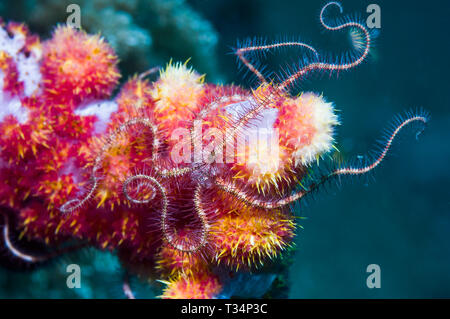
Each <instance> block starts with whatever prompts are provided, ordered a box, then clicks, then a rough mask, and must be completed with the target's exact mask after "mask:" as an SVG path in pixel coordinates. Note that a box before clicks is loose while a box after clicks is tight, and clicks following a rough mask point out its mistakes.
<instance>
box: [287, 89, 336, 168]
mask: <svg viewBox="0 0 450 319" xmlns="http://www.w3.org/2000/svg"><path fill="white" fill-rule="evenodd" d="M300 99H302V100H303V101H305V102H304V104H305V105H307V106H308V107H309V111H310V112H311V124H312V126H313V128H314V130H315V133H314V135H313V136H312V138H311V142H310V143H308V144H303V145H302V146H301V147H299V148H298V149H296V150H295V151H294V152H293V153H292V158H293V160H294V163H295V166H298V165H300V164H301V165H308V164H310V163H312V162H313V161H316V160H317V158H318V157H319V156H321V155H322V154H324V153H326V152H329V151H330V150H331V148H332V146H333V142H334V138H333V134H334V130H333V128H334V126H335V125H339V120H338V117H337V115H336V114H335V113H334V108H333V103H329V102H326V101H325V99H324V98H323V97H322V96H318V95H316V94H314V93H304V94H303V95H302V96H301V97H300ZM302 104H303V103H302Z"/></svg>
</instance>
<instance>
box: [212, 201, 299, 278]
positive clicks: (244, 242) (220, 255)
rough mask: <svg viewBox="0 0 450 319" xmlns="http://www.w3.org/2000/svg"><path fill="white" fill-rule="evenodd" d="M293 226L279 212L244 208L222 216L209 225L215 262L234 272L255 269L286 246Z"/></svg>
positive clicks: (283, 214) (288, 219) (292, 234)
mask: <svg viewBox="0 0 450 319" xmlns="http://www.w3.org/2000/svg"><path fill="white" fill-rule="evenodd" d="M294 230H295V223H294V221H293V219H292V217H291V216H288V215H287V214H285V213H283V212H282V211H279V210H275V211H267V210H256V209H245V210H241V211H239V212H237V213H230V214H225V215H224V216H222V217H220V218H219V219H218V220H217V221H216V222H215V223H214V225H213V226H212V229H211V233H212V237H213V241H214V243H215V248H216V251H217V253H216V257H215V259H216V261H217V263H218V264H223V263H224V264H226V265H228V266H230V267H232V268H235V269H236V270H239V269H240V268H247V269H252V268H258V267H260V266H263V265H264V262H265V261H267V260H268V259H273V258H275V257H276V256H278V254H279V253H280V252H281V251H282V250H283V249H285V248H287V247H288V246H289V245H290V242H291V240H292V238H293V237H294Z"/></svg>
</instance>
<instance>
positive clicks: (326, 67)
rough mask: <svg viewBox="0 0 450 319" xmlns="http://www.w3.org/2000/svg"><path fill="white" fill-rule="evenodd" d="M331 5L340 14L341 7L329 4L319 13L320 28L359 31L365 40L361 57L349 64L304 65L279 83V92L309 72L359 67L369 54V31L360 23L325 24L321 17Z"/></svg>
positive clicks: (323, 63) (324, 63)
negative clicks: (335, 7) (337, 9)
mask: <svg viewBox="0 0 450 319" xmlns="http://www.w3.org/2000/svg"><path fill="white" fill-rule="evenodd" d="M331 5H335V6H338V7H339V9H340V10H341V13H342V6H341V5H340V4H339V3H338V2H329V3H328V4H326V5H325V6H324V7H323V8H322V11H321V12H320V22H321V24H322V26H323V27H324V28H325V29H326V30H329V31H338V30H342V29H345V28H356V29H359V30H360V31H361V32H362V33H363V34H364V40H365V45H364V48H363V50H362V53H361V55H360V56H359V57H358V58H356V59H354V60H353V61H351V62H349V63H343V64H336V63H327V62H320V61H318V62H312V63H309V64H307V65H305V66H304V67H302V68H301V69H300V70H298V71H297V72H295V73H294V74H292V75H291V76H289V77H288V78H287V79H286V80H284V81H283V83H281V84H280V85H279V87H278V88H279V89H280V90H285V89H287V88H288V87H289V86H290V85H292V84H293V83H294V82H296V81H297V80H298V79H300V78H302V77H304V76H305V75H306V74H308V73H310V72H311V71H314V70H328V71H332V72H333V71H344V70H348V69H352V68H354V67H356V66H358V65H360V64H361V63H362V62H363V61H364V60H366V58H367V56H368V55H369V52H370V46H371V41H372V39H371V36H370V33H369V30H368V29H367V28H366V27H365V26H364V25H363V24H362V23H359V22H356V21H348V22H344V23H342V24H338V25H336V26H330V25H329V24H327V23H326V22H325V20H324V18H323V16H324V13H325V11H326V10H327V8H328V7H330V6H331Z"/></svg>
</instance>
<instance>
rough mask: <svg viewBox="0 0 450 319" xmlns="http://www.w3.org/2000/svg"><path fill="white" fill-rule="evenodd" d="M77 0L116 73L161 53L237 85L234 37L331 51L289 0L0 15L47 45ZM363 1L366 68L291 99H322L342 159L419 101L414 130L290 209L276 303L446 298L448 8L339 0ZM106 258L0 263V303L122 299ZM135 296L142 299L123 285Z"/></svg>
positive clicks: (353, 6) (142, 290)
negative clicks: (13, 266)
mask: <svg viewBox="0 0 450 319" xmlns="http://www.w3.org/2000/svg"><path fill="white" fill-rule="evenodd" d="M70 3H78V4H79V5H80V7H81V24H82V27H83V28H85V29H86V30H87V31H89V32H90V33H95V32H98V31H101V32H102V34H103V35H104V36H105V37H106V38H107V40H108V41H110V42H111V44H112V45H113V46H114V47H115V48H116V49H117V52H118V54H119V57H120V59H121V63H120V65H119V67H120V69H121V71H122V73H123V77H122V80H123V81H125V80H126V79H127V77H128V76H130V75H132V74H134V73H136V72H142V71H144V70H146V68H149V67H152V66H155V65H165V63H167V62H168V61H169V59H170V58H173V59H174V60H175V61H177V60H181V61H186V60H187V59H188V58H191V60H190V62H189V63H190V65H192V66H193V67H194V68H195V69H197V70H198V71H199V72H201V73H206V74H207V77H206V80H207V81H209V82H216V83H231V82H233V83H237V84H240V85H243V86H244V87H249V86H251V84H252V82H251V81H250V80H249V78H246V77H244V74H243V73H240V72H238V68H237V65H236V59H235V57H234V56H233V55H231V54H230V53H231V51H232V49H231V48H232V47H233V46H234V45H236V41H237V40H238V39H245V38H247V37H253V36H257V37H262V38H267V40H268V41H270V40H271V39H277V38H279V37H280V36H281V37H283V36H294V37H296V36H300V37H301V38H302V39H303V40H305V41H307V42H309V43H311V44H313V45H314V46H315V47H317V48H320V49H321V50H324V51H328V52H332V53H335V54H336V55H338V54H340V53H341V52H345V50H346V49H347V48H348V47H349V45H350V42H349V39H348V35H347V34H346V33H345V32H336V33H334V32H325V31H323V30H322V28H321V27H320V25H319V21H318V20H319V18H318V17H319V10H320V8H321V6H322V4H323V2H322V1H306V0H304V1H301V0H282V1H270V0H253V1H251V0H249V1H240V0H227V1H212V0H190V1H183V0H131V1H125V0H109V1H106V0H85V1H76V0H71V1H66V0H62V1H61V0H42V1H37V0H16V1H14V2H11V1H5V0H2V1H1V2H0V16H2V17H3V18H4V19H5V20H16V21H23V22H26V23H27V24H29V26H30V29H31V30H32V31H33V32H38V33H39V34H40V35H41V36H42V37H43V38H48V37H49V35H50V33H51V31H52V30H53V28H54V26H55V25H56V24H57V23H64V22H65V19H66V17H67V15H68V13H66V6H67V5H68V4H70ZM371 3H376V4H378V5H379V6H380V8H381V29H380V30H379V36H378V38H377V39H376V43H375V46H374V49H373V50H372V56H371V59H370V61H369V62H368V63H365V64H364V65H362V66H360V67H358V68H356V69H354V70H351V71H349V72H345V73H341V74H339V77H338V78H336V77H335V76H333V77H332V78H328V77H327V76H322V77H312V78H310V79H309V80H308V81H307V82H306V83H302V84H301V85H300V87H299V88H298V89H299V90H300V91H314V92H318V93H323V94H324V96H325V98H326V99H327V100H328V101H332V102H334V104H335V106H336V108H337V109H338V110H340V112H339V116H340V120H341V122H342V125H341V126H340V127H339V128H338V132H337V136H336V139H337V146H338V148H339V150H340V152H341V155H342V156H343V157H344V158H350V157H352V156H354V155H359V154H366V153H367V152H368V151H369V150H371V148H372V146H373V144H374V142H375V141H376V140H377V139H378V138H379V137H380V134H381V132H382V129H383V128H385V127H386V125H387V124H388V123H389V121H390V120H391V119H392V118H393V116H394V115H396V114H399V113H402V112H403V111H404V110H407V109H410V108H416V107H423V108H425V109H426V110H428V111H429V112H430V113H431V121H430V123H429V126H428V128H427V129H426V131H425V132H424V133H423V134H421V135H420V136H419V138H418V140H415V134H414V133H413V132H409V134H402V138H401V139H400V140H397V141H396V142H395V146H394V148H393V149H392V152H391V154H390V156H389V158H388V160H386V161H385V162H384V163H383V165H381V167H380V168H378V169H377V171H376V172H375V174H374V177H373V178H370V179H368V180H364V179H363V180H355V181H353V182H350V183H343V185H342V187H336V186H334V185H330V186H328V187H326V188H325V189H323V190H321V191H320V192H319V193H318V194H317V195H316V196H315V197H314V199H309V200H308V201H307V203H306V204H305V203H302V204H301V205H300V207H299V210H300V211H299V212H298V213H299V214H300V215H302V216H304V217H306V219H303V220H301V221H300V223H301V224H302V226H303V227H304V229H300V228H299V230H298V235H297V238H296V245H297V250H296V252H295V255H294V257H293V264H292V265H291V266H290V268H289V270H290V273H289V276H288V277H287V279H286V280H287V282H288V285H289V288H290V290H289V293H288V295H287V297H289V298H443V297H444V298H445V297H446V298H450V189H449V187H448V186H449V181H450V169H449V164H450V143H449V141H450V129H449V128H450V97H449V91H450V80H449V77H448V74H449V73H448V72H449V71H450V65H449V64H450V63H449V59H448V57H449V56H450V43H449V41H448V30H447V28H446V25H447V20H448V16H449V14H450V3H449V2H448V1H444V0H442V1H439V0H433V1H426V2H423V1H395V2H394V1H389V0H384V1H382V0H371V1H361V0H358V1H356V0H354V1H350V0H344V1H342V4H343V6H344V14H345V13H350V14H351V13H354V12H357V13H360V14H361V17H362V18H365V17H366V16H367V15H368V14H367V13H366V7H367V6H368V5H369V4H371ZM296 54H297V51H296V50H292V51H286V52H285V53H283V54H276V55H268V59H267V61H266V62H267V63H268V65H269V69H271V70H274V71H278V70H279V68H280V65H281V66H286V65H288V64H289V63H292V62H295V61H296V59H298V56H297V55H296ZM71 263H77V264H79V265H80V266H81V268H82V276H83V277H82V288H81V289H73V290H71V289H68V288H67V286H66V277H67V273H66V265H68V264H71ZM369 264H378V265H379V266H380V268H381V288H379V289H369V288H368V287H367V285H366V278H367V276H368V275H369V274H368V273H367V272H366V267H367V266H368V265H369ZM121 280H122V273H121V270H120V265H119V263H118V260H117V258H116V257H115V256H114V255H112V254H110V253H107V252H98V251H95V250H94V249H86V250H84V251H81V252H79V253H73V254H69V255H67V256H65V257H63V258H61V259H59V260H56V261H54V262H52V263H50V264H48V265H45V266H43V267H41V268H40V269H37V270H33V271H32V269H30V270H29V271H25V272H17V271H12V270H8V269H6V268H0V298H123V294H122V288H121ZM132 286H133V288H134V289H135V290H136V296H137V297H138V298H139V297H144V298H145V297H153V296H154V294H155V293H156V294H157V292H153V291H149V288H147V287H145V285H144V284H143V283H140V282H139V281H138V280H137V279H136V278H132Z"/></svg>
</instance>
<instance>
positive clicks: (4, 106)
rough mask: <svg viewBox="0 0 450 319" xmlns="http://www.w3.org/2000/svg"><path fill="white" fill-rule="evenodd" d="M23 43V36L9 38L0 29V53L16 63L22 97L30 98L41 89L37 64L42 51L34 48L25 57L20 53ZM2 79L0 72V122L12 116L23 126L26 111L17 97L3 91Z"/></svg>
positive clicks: (17, 34) (26, 115)
mask: <svg viewBox="0 0 450 319" xmlns="http://www.w3.org/2000/svg"><path fill="white" fill-rule="evenodd" d="M25 42H26V39H25V35H23V34H21V33H20V32H16V33H15V34H13V36H12V37H10V36H9V34H8V32H7V31H6V30H5V29H4V28H2V27H0V52H5V53H6V54H7V55H9V56H11V57H12V59H13V60H14V62H15V63H16V67H17V71H18V80H19V81H21V82H23V84H24V95H25V96H31V95H33V94H38V93H39V92H40V89H41V83H42V75H41V72H40V65H39V62H40V59H41V57H42V50H41V49H40V48H38V47H36V48H33V49H32V50H31V52H30V54H29V55H25V53H24V52H23V51H22V49H23V48H24V47H25ZM4 77H5V74H4V72H2V71H1V70H0V121H3V119H4V118H5V116H7V115H12V116H14V117H15V118H16V119H17V121H18V122H19V123H22V124H23V123H25V122H26V121H27V120H28V110H27V108H26V107H23V105H22V102H21V100H20V97H19V96H11V95H10V93H8V92H5V91H4Z"/></svg>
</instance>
